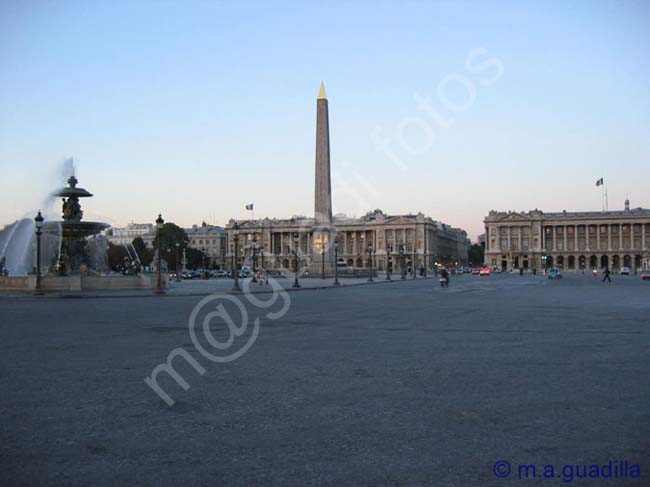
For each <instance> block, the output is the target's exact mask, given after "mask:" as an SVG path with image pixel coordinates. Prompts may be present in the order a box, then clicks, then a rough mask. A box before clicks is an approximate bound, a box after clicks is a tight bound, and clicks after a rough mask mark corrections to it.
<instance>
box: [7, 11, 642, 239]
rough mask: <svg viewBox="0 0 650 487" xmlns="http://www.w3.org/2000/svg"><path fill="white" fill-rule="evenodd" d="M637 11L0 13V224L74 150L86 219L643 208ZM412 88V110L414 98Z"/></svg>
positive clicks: (25, 208) (457, 219)
mask: <svg viewBox="0 0 650 487" xmlns="http://www.w3.org/2000/svg"><path fill="white" fill-rule="evenodd" d="M649 62H650V3H648V2H645V1H636V2H635V1H622V2H620V1H619V2H607V1H598V2H596V1H585V2H562V1H557V2H533V1H531V2H519V1H512V2H466V3H463V2H397V1H396V2H358V3H355V4H352V2H335V1H330V2H313V3H312V2H293V3H273V2H234V1H233V2H228V3H217V2H207V1H206V2H192V1H182V2H181V1H177V2H161V1H155V2H145V1H138V2H127V1H91V2H88V1H79V2H72V1H55V2H34V1H7V0H5V1H3V2H2V3H0V174H2V181H3V184H2V197H1V198H2V199H1V201H2V204H1V205H0V224H4V223H9V222H11V221H13V220H14V219H16V218H19V217H21V216H24V215H25V214H26V213H27V212H32V211H33V210H35V209H38V207H39V206H40V205H41V203H40V201H41V199H42V197H43V196H44V195H45V194H46V193H47V192H48V191H50V190H51V189H53V188H54V187H55V186H57V185H58V183H60V182H61V181H60V179H61V178H60V175H58V168H59V167H60V165H61V161H62V160H64V159H65V158H67V157H70V156H72V157H74V159H75V161H76V166H77V177H78V178H79V180H80V185H81V186H83V187H85V188H87V189H89V190H90V191H92V192H93V193H94V194H95V197H94V198H93V199H92V201H90V202H88V203H87V204H86V206H85V209H86V215H87V217H95V218H101V219H104V220H107V221H111V222H113V223H115V224H124V223H127V222H129V221H131V220H134V221H136V222H147V221H149V222H150V221H153V220H154V219H155V217H156V216H157V214H158V213H159V212H162V214H163V216H164V217H165V219H166V220H169V221H175V222H176V223H178V224H181V225H186V226H189V225H191V224H193V223H198V224H200V222H201V221H202V220H206V221H208V222H213V223H217V224H225V223H226V222H227V221H228V219H229V218H231V217H234V218H246V217H247V216H250V212H247V211H246V210H245V208H244V205H245V204H246V203H249V202H254V203H255V216H256V217H263V216H269V217H290V216H292V215H294V214H304V215H312V214H313V191H314V144H315V140H314V139H315V119H316V111H315V110H316V95H317V93H318V87H319V85H320V82H321V80H324V81H325V85H326V88H327V94H328V98H329V107H330V130H331V133H330V136H331V148H332V158H333V159H332V172H333V175H332V184H333V189H334V198H333V200H334V201H333V205H334V211H335V213H339V212H342V213H347V214H349V215H356V216H360V215H362V214H363V213H365V212H366V211H368V210H371V209H374V208H381V209H383V210H384V211H385V212H387V213H389V214H397V213H408V212H417V211H422V212H423V213H425V214H428V215H430V216H432V217H433V218H435V219H440V220H443V221H445V222H447V223H450V224H452V225H455V226H460V227H463V228H465V229H467V230H468V232H469V233H470V236H471V237H472V238H475V237H476V235H477V234H478V233H480V232H482V229H483V224H482V219H483V217H484V216H485V215H486V214H487V212H488V211H489V210H490V209H499V210H529V209H533V208H540V209H542V210H546V211H561V210H564V209H566V210H568V211H571V210H600V209H601V207H602V200H601V192H600V191H599V190H598V189H596V187H595V186H594V184H595V181H596V179H598V178H600V177H601V176H603V177H604V178H605V182H606V186H607V189H608V193H609V207H610V209H619V208H622V207H623V200H624V199H625V196H626V195H629V198H630V200H631V204H632V206H633V207H637V206H644V207H649V206H650V196H649V195H650V181H649V178H648V174H649V170H650V164H649V159H650V151H649V141H650V79H649V78H650V76H649V75H650V69H649ZM418 100H419V101H418Z"/></svg>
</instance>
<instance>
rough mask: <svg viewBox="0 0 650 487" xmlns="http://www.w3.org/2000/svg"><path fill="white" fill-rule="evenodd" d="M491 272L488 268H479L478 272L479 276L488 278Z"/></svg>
mask: <svg viewBox="0 0 650 487" xmlns="http://www.w3.org/2000/svg"><path fill="white" fill-rule="evenodd" d="M491 272H492V270H491V269H490V268H489V267H481V269H480V270H479V271H478V275H479V276H488V277H489V276H490V273H491Z"/></svg>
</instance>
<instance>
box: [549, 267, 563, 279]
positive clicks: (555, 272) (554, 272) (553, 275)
mask: <svg viewBox="0 0 650 487" xmlns="http://www.w3.org/2000/svg"><path fill="white" fill-rule="evenodd" d="M548 278H549V279H562V272H561V271H560V269H557V268H553V269H551V270H550V271H549V272H548Z"/></svg>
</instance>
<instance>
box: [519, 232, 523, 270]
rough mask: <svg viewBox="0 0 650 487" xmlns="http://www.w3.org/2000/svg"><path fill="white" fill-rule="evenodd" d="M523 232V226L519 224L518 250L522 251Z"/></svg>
mask: <svg viewBox="0 0 650 487" xmlns="http://www.w3.org/2000/svg"><path fill="white" fill-rule="evenodd" d="M523 232H524V228H523V227H522V226H519V252H522V251H523V249H524V245H523ZM520 265H521V264H520Z"/></svg>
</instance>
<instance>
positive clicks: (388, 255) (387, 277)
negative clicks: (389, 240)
mask: <svg viewBox="0 0 650 487" xmlns="http://www.w3.org/2000/svg"><path fill="white" fill-rule="evenodd" d="M390 251H391V245H390V244H388V245H386V280H387V281H390V280H391V278H390V266H391V264H392V262H391V260H390Z"/></svg>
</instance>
